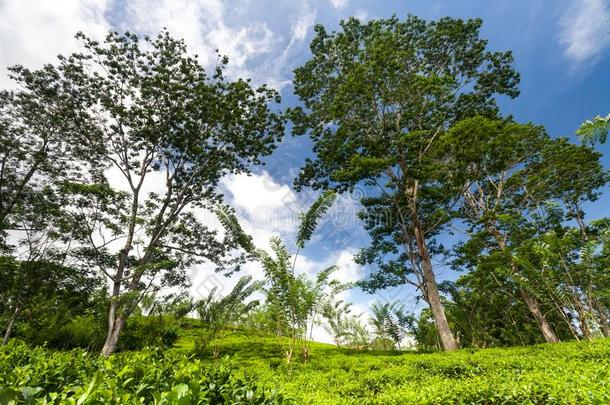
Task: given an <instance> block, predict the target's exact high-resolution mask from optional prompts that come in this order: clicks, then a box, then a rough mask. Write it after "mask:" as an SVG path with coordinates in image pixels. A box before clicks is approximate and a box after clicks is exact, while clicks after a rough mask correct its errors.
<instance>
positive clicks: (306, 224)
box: [296, 190, 337, 249]
mask: <svg viewBox="0 0 610 405" xmlns="http://www.w3.org/2000/svg"><path fill="white" fill-rule="evenodd" d="M336 198H337V195H336V194H335V192H333V191H330V190H327V191H325V192H323V193H322V194H321V195H320V196H319V197H318V198H317V199H316V201H314V203H313V204H312V205H311V207H309V210H308V211H307V212H306V213H301V214H300V215H299V218H300V220H301V224H300V226H299V230H298V232H297V238H296V244H297V247H299V248H301V249H303V248H304V247H305V242H307V241H308V240H309V239H311V237H312V235H313V233H314V231H315V229H316V227H317V226H318V222H319V221H320V218H322V216H323V215H324V214H325V213H326V211H328V210H329V209H330V207H331V206H332V205H333V203H334V202H335V199H336Z"/></svg>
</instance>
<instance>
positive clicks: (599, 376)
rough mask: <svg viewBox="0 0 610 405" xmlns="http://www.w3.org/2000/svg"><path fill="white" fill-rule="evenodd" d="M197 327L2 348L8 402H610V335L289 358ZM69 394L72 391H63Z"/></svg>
mask: <svg viewBox="0 0 610 405" xmlns="http://www.w3.org/2000/svg"><path fill="white" fill-rule="evenodd" d="M196 336H197V329H183V330H182V331H181V338H180V339H179V340H178V343H177V344H176V346H175V347H174V348H172V349H170V350H166V351H164V352H162V351H158V350H146V351H141V352H125V353H119V354H117V355H115V356H113V357H112V358H110V359H108V360H106V359H102V358H100V357H99V356H96V355H89V354H85V353H84V352H82V351H79V350H74V351H69V352H53V351H50V350H47V349H44V348H36V349H30V348H27V347H26V346H25V345H23V344H20V343H19V342H13V343H12V344H11V345H9V346H8V347H5V348H0V404H4V403H11V402H10V401H11V400H14V401H16V402H17V403H28V401H30V402H29V403H45V401H46V403H70V402H69V401H72V403H77V401H78V400H79V399H81V402H78V403H168V404H170V403H185V404H189V403H222V402H223V401H224V402H226V403H312V404H367V403H379V404H392V403H396V404H402V403H405V404H407V403H434V404H445V403H498V404H500V403H502V404H506V403H544V404H547V403H579V404H581V403H597V404H606V403H610V340H608V339H604V340H597V341H593V342H569V343H560V344H555V345H538V346H531V347H516V348H498V349H485V350H479V351H468V350H461V351H458V352H456V353H414V352H396V353H389V352H356V351H350V350H347V349H338V348H336V347H334V346H332V345H326V344H321V343H315V344H313V345H312V349H311V358H310V361H309V362H308V363H303V362H302V361H301V360H300V359H298V358H297V359H296V360H294V361H293V362H292V363H291V364H286V362H285V360H283V355H282V346H281V342H279V341H278V340H277V339H276V338H273V337H252V336H246V335H244V334H240V333H233V334H228V335H227V336H225V337H223V338H222V339H220V340H217V341H215V342H213V346H216V347H217V350H218V352H219V353H220V357H224V358H220V359H214V358H213V356H212V351H211V349H210V352H209V353H204V354H203V355H202V356H200V357H199V358H197V357H195V356H193V355H192V354H191V352H192V348H193V347H194V342H195V339H196ZM62 398H63V399H62Z"/></svg>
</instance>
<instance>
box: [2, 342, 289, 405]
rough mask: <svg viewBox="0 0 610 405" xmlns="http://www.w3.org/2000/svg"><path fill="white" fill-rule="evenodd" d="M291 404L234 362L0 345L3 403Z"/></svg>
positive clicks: (175, 355) (162, 354) (152, 352)
mask: <svg viewBox="0 0 610 405" xmlns="http://www.w3.org/2000/svg"><path fill="white" fill-rule="evenodd" d="M287 402H290V401H288V400H287V399H285V398H284V396H283V395H281V394H278V393H277V392H275V391H273V390H264V389H262V388H260V387H258V386H257V385H256V384H254V383H252V380H251V379H243V378H239V377H237V376H235V368H234V366H233V365H232V364H231V362H229V361H227V360H222V361H220V362H216V363H211V364H206V363H203V362H201V361H200V360H196V359H192V358H189V357H188V356H186V355H184V354H180V353H168V352H162V351H159V350H147V351H142V352H133V353H122V354H119V355H116V356H113V357H112V358H109V359H104V358H102V357H100V356H93V355H89V354H87V353H86V352H84V351H81V350H73V351H68V352H54V351H49V350H47V349H44V348H35V349H31V348H29V347H27V346H25V345H23V344H21V343H19V342H13V343H11V344H10V345H9V346H6V347H4V348H2V349H0V403H2V404H34V403H37V404H53V403H55V404H59V403H62V404H144V403H150V404H192V403H198V404H221V403H222V404H224V403H227V404H229V403H230V404H281V403H287Z"/></svg>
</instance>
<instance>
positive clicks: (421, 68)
mask: <svg viewBox="0 0 610 405" xmlns="http://www.w3.org/2000/svg"><path fill="white" fill-rule="evenodd" d="M481 25H482V21H481V20H480V19H471V20H462V19H454V18H449V17H446V18H441V19H439V20H438V21H425V20H422V19H420V18H418V17H416V16H413V15H410V16H408V17H406V18H405V19H404V20H401V19H399V18H397V17H396V16H394V17H391V18H388V19H375V20H371V21H368V22H366V23H363V22H360V21H359V20H358V19H356V18H353V17H352V18H350V19H348V20H344V21H342V22H341V24H340V29H339V30H338V31H332V32H328V31H327V30H326V29H325V28H324V27H322V26H320V25H318V26H316V28H315V33H316V34H315V37H314V39H313V40H312V43H311V53H312V56H311V58H310V59H309V60H308V61H307V62H306V63H305V64H303V65H302V66H300V67H298V68H297V69H295V72H294V73H295V80H294V90H295V93H296V95H297V96H298V97H299V98H300V99H301V101H302V103H303V106H300V107H297V108H295V109H292V110H290V116H291V119H292V120H293V122H294V132H295V133H296V134H308V135H309V136H310V137H311V138H312V140H313V142H314V152H315V154H316V156H315V158H314V159H308V160H307V161H306V163H305V165H304V167H303V168H302V170H301V172H300V174H299V177H298V179H297V180H296V185H297V188H301V187H305V186H311V187H313V188H322V189H332V190H337V191H347V190H352V189H353V188H354V187H356V186H361V187H362V190H364V191H365V192H366V193H365V195H364V197H363V198H361V200H360V203H361V205H362V211H361V212H360V213H359V216H360V218H361V219H362V221H363V223H364V227H365V228H366V230H367V231H368V232H369V234H370V236H371V243H370V245H369V246H368V247H366V248H364V249H362V251H361V252H360V254H359V255H358V257H357V261H358V262H359V263H361V264H371V265H374V266H375V268H376V271H375V272H373V273H372V274H371V277H370V278H369V279H368V280H366V282H364V283H362V284H361V286H362V287H364V288H365V289H366V290H367V291H370V292H374V291H376V290H379V289H383V288H387V287H391V286H396V285H403V284H406V283H409V284H412V285H414V286H415V287H416V288H418V289H419V291H421V292H422V293H424V297H423V298H424V300H425V301H426V302H427V303H428V304H429V305H430V306H431V307H432V308H433V314H434V317H435V323H436V326H437V328H438V329H439V333H440V335H441V338H442V341H443V346H444V347H445V349H447V350H455V349H456V348H457V342H456V340H455V337H454V336H453V333H452V331H451V330H450V328H449V325H448V324H447V320H446V316H445V314H444V310H443V307H442V305H441V299H440V296H439V293H438V289H437V286H436V280H435V275H434V268H433V264H432V257H433V256H434V255H435V254H440V253H441V252H442V248H441V247H440V246H439V244H438V243H437V241H436V239H435V237H436V236H438V235H439V233H440V232H441V231H442V230H443V227H444V225H446V224H447V223H448V222H449V221H450V220H451V218H452V216H453V208H454V204H455V201H456V200H458V199H459V198H460V196H459V188H455V187H452V186H451V185H450V183H451V180H452V172H451V170H448V166H447V165H445V157H444V144H443V142H442V141H441V136H440V135H441V134H443V133H444V132H445V131H446V130H447V128H449V127H451V126H452V125H453V124H455V123H456V122H459V121H460V120H461V119H464V118H467V117H471V116H474V115H477V114H480V115H483V116H486V117H495V116H497V115H498V113H499V111H498V107H497V103H496V96H497V95H507V96H509V97H516V96H517V95H518V93H519V90H518V88H517V85H518V82H519V74H518V73H517V72H516V71H515V70H514V69H513V66H512V62H513V58H512V54H511V53H510V52H492V51H489V50H487V41H486V40H484V39H482V38H481V37H480V29H481Z"/></svg>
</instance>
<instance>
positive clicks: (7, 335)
mask: <svg viewBox="0 0 610 405" xmlns="http://www.w3.org/2000/svg"><path fill="white" fill-rule="evenodd" d="M20 310H21V307H20V306H19V304H17V306H16V307H15V311H14V312H13V315H12V316H11V319H10V320H9V321H8V326H7V327H6V333H4V339H2V346H6V345H7V344H8V340H9V338H10V337H11V333H13V327H14V326H15V321H16V320H17V317H18V316H19V311H20Z"/></svg>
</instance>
